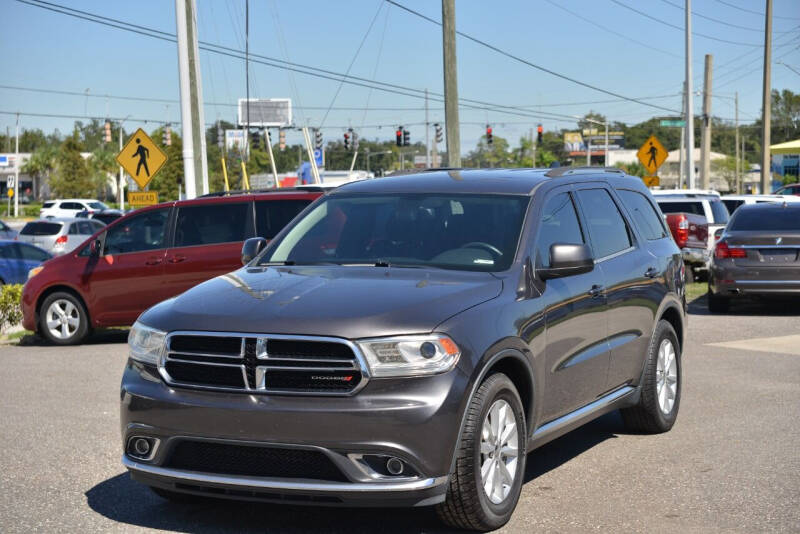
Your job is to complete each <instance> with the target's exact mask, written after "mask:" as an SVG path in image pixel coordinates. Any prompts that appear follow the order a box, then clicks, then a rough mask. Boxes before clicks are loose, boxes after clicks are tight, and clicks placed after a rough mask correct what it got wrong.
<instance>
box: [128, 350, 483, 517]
mask: <svg viewBox="0 0 800 534" xmlns="http://www.w3.org/2000/svg"><path fill="white" fill-rule="evenodd" d="M466 387H467V378H466V376H465V375H464V374H463V373H462V372H461V371H460V370H459V369H458V368H456V369H453V370H452V371H450V372H448V373H445V374H442V375H437V376H431V377H425V378H413V379H374V378H373V379H372V380H370V382H369V383H368V384H367V385H366V387H365V388H364V389H363V390H361V391H360V392H359V393H358V394H356V395H353V396H350V397H319V396H279V395H263V394H247V393H225V392H217V391H199V390H192V389H184V388H176V387H170V386H168V385H166V384H165V383H164V382H163V381H161V379H160V378H159V377H158V376H157V374H153V371H149V370H148V369H145V368H143V367H141V366H140V365H139V364H134V363H132V362H129V363H128V365H127V366H126V369H125V373H124V375H123V381H122V389H121V401H122V402H121V425H122V429H121V430H122V438H123V448H125V447H126V446H127V444H128V440H129V438H130V437H133V436H146V437H150V438H153V439H156V440H158V447H157V448H156V449H155V453H154V455H153V457H152V459H150V460H149V461H142V460H138V459H136V458H134V457H132V456H129V455H128V454H127V453H124V455H123V464H124V465H125V467H127V468H128V469H129V470H130V472H131V474H132V476H133V478H134V479H135V480H138V481H140V482H142V483H144V484H147V485H150V486H155V487H160V488H164V489H169V490H172V491H180V492H186V493H195V494H201V495H212V496H218V497H227V498H235V499H255V500H265V501H272V502H297V503H304V502H305V503H308V504H323V505H337V504H338V505H344V506H426V505H432V504H436V503H438V502H441V501H443V500H444V497H445V493H446V489H447V479H448V477H447V475H448V473H449V472H450V467H451V463H452V457H453V452H454V450H455V447H456V441H457V438H458V432H459V428H460V424H461V410H462V400H463V396H464V390H465V388H466ZM186 441H193V442H204V443H205V442H213V443H220V444H225V445H234V446H245V447H246V446H263V447H277V448H282V449H291V450H306V451H308V450H311V451H316V452H318V453H322V454H324V455H325V456H326V457H327V459H328V460H330V462H331V463H332V464H334V465H335V466H336V468H337V469H338V470H339V471H340V472H341V475H342V477H341V479H340V480H337V481H334V480H317V479H309V478H287V477H263V476H254V475H250V474H245V475H242V474H230V473H225V472H219V471H215V472H211V471H203V472H200V471H197V470H187V469H176V468H174V467H173V466H172V462H171V457H170V455H171V454H172V452H173V451H175V447H177V445H178V444H180V443H182V442H186ZM360 455H381V456H393V457H397V458H400V459H401V460H402V461H404V462H405V463H406V464H407V465H408V466H410V468H411V473H412V474H411V475H403V476H398V477H387V476H376V474H375V473H374V472H370V471H369V470H368V469H367V470H365V469H363V465H362V464H360V463H359V462H358V461H356V458H358V457H359V456H360Z"/></svg>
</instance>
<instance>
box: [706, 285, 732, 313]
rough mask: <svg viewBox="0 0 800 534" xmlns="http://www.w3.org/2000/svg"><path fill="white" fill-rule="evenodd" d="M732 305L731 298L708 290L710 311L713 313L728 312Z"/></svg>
mask: <svg viewBox="0 0 800 534" xmlns="http://www.w3.org/2000/svg"><path fill="white" fill-rule="evenodd" d="M730 305H731V299H729V298H728V297H721V296H719V295H715V294H714V293H713V292H712V291H711V290H709V291H708V311H710V312H711V313H726V312H727V311H728V309H729V308H730Z"/></svg>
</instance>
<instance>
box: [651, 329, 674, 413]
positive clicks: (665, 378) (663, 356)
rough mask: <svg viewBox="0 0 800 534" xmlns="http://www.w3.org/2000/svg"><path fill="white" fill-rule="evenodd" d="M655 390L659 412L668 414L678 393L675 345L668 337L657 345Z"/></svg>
mask: <svg viewBox="0 0 800 534" xmlns="http://www.w3.org/2000/svg"><path fill="white" fill-rule="evenodd" d="M656 392H657V394H658V407H659V409H660V410H661V413H663V414H664V415H669V414H670V413H671V412H672V407H673V406H675V398H676V396H677V394H678V360H677V358H676V356H675V347H674V346H673V345H672V342H671V341H670V340H669V339H665V340H663V341H662V342H661V345H659V346H658V360H657V362H656Z"/></svg>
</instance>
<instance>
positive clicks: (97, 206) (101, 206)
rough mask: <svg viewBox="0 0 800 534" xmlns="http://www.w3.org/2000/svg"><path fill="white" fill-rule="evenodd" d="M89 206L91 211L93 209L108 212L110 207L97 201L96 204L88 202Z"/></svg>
mask: <svg viewBox="0 0 800 534" xmlns="http://www.w3.org/2000/svg"><path fill="white" fill-rule="evenodd" d="M88 204H89V207H90V208H91V209H93V210H107V209H108V206H106V205H105V204H103V203H102V202H97V201H95V202H88Z"/></svg>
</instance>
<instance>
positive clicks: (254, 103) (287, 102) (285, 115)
mask: <svg viewBox="0 0 800 534" xmlns="http://www.w3.org/2000/svg"><path fill="white" fill-rule="evenodd" d="M249 102H250V106H249V109H248V105H247V103H248V100H247V99H246V98H240V99H239V126H246V125H250V126H251V127H253V128H284V127H286V126H289V125H291V124H292V99H291V98H251V99H250V100H249Z"/></svg>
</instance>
